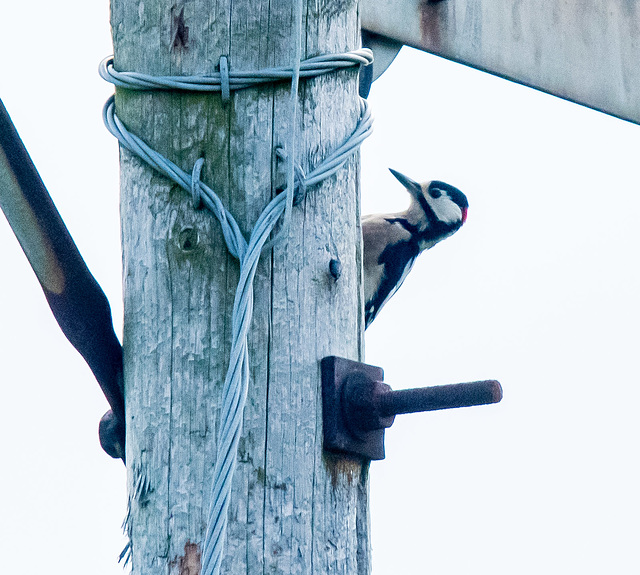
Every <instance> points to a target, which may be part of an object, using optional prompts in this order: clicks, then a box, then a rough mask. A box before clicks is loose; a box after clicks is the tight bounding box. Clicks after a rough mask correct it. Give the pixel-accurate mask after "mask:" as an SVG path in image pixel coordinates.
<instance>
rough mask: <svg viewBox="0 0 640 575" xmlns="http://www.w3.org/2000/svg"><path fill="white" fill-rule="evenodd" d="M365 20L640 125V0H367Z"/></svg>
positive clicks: (393, 35)
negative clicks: (444, 0) (443, 0)
mask: <svg viewBox="0 0 640 575" xmlns="http://www.w3.org/2000/svg"><path fill="white" fill-rule="evenodd" d="M361 19H362V28H363V29H364V30H368V31H369V32H373V33H375V34H379V35H382V36H385V37H387V38H390V39H392V40H396V41H399V42H402V43H403V44H406V45H408V46H413V47H414V48H418V49H420V50H424V51H426V52H430V53H432V54H437V55H439V56H443V57H444V58H448V59H450V60H454V61H456V62H460V63H462V64H466V65H468V66H472V67H474V68H478V69H480V70H484V71H486V72H489V73H491V74H495V75H498V76H501V77H504V78H507V79H509V80H513V81H515V82H518V83H521V84H525V85H527V86H531V87H532V88H536V89H538V90H542V91H544V92H548V93H550V94H553V95H555V96H559V97H561V98H565V99H567V100H571V101H573V102H576V103H578V104H582V105H585V106H588V107H590V108H594V109H596V110H599V111H602V112H605V113H607V114H611V115H613V116H617V117H619V118H622V119H625V120H629V121H631V122H635V123H637V124H638V123H640V65H638V63H639V62H640V0H608V1H607V2H603V1H602V0H563V1H562V2H560V1H558V0H556V1H548V0H528V1H527V2H522V1H521V0H502V1H499V2H496V1H495V0H447V1H446V2H432V1H431V2H430V1H428V0H361ZM416 73H419V71H417V70H416ZM441 89H446V87H445V88H443V87H441Z"/></svg>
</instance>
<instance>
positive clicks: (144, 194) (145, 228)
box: [112, 0, 370, 575]
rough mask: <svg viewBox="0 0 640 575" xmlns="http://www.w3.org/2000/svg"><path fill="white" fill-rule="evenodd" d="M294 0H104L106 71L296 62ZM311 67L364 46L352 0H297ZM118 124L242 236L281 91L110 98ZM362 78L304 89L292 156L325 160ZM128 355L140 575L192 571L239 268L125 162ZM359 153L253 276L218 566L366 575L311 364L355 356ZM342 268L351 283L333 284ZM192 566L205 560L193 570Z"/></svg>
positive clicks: (144, 171)
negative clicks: (246, 376) (201, 190)
mask: <svg viewBox="0 0 640 575" xmlns="http://www.w3.org/2000/svg"><path fill="white" fill-rule="evenodd" d="M294 13H295V9H294V6H293V3H292V2H290V1H284V0H275V1H272V2H270V3H269V2H266V1H265V2H258V1H256V0H252V1H251V0H239V1H238V0H236V1H234V2H233V5H232V4H231V2H230V1H228V0H227V1H225V0H221V1H219V2H210V1H206V0H192V1H182V2H175V3H172V2H166V1H162V0H148V1H145V2H142V1H131V0H128V1H125V0H112V28H113V38H114V49H115V67H116V69H118V70H136V71H140V72H146V73H150V74H183V75H186V74H206V73H207V72H211V71H214V70H215V69H216V66H217V64H218V61H219V57H220V56H221V55H227V56H228V57H229V62H230V65H231V67H234V68H236V69H257V68H260V67H265V66H270V65H285V64H290V63H291V57H292V56H291V45H292V37H291V33H292V30H293V28H294V26H293V21H292V19H293V14H294ZM303 29H306V33H305V36H304V37H303V51H304V54H303V57H310V56H313V55H317V54H320V53H330V52H337V51H344V50H351V49H354V48H356V47H357V46H358V43H359V22H358V14H357V5H356V0H346V1H331V0H324V1H320V2H311V1H310V2H308V3H307V5H306V9H305V22H304V23H303ZM116 105H117V113H118V114H119V116H120V117H121V118H122V120H123V121H124V123H125V124H126V125H127V126H128V127H129V129H130V130H132V131H133V132H134V133H136V134H138V135H140V136H141V137H142V138H143V139H144V140H145V141H146V142H148V143H149V144H150V145H151V146H153V147H154V148H155V149H157V150H158V151H160V152H161V153H163V154H165V155H166V156H167V157H168V158H170V159H171V160H172V161H174V162H176V163H177V164H178V165H179V166H181V167H182V168H183V169H185V170H190V168H191V167H192V165H193V163H194V162H195V160H196V159H197V158H198V157H200V156H204V158H205V165H204V170H203V174H202V179H203V180H204V181H205V182H207V183H208V184H210V185H212V187H213V188H214V189H215V190H216V191H217V192H218V194H219V195H220V196H221V198H222V200H223V201H224V203H225V205H227V206H228V207H229V209H230V211H231V212H232V213H233V214H234V215H235V217H236V218H237V219H238V222H239V223H240V225H241V227H242V229H243V231H244V232H245V233H246V235H247V237H248V233H249V231H250V229H251V227H252V226H253V224H254V222H255V220H256V218H257V217H258V215H259V213H260V212H261V211H262V209H263V208H264V206H265V205H266V204H267V202H268V201H269V199H270V198H271V197H272V196H273V194H274V193H275V189H276V187H277V186H278V185H281V184H282V181H283V180H282V170H281V169H280V167H279V166H278V163H277V162H276V160H275V155H274V148H275V147H276V146H278V145H286V142H287V141H288V126H289V117H290V112H289V111H290V108H289V84H288V83H286V82H285V83H281V84H278V85H267V86H263V87H260V88H256V89H249V90H244V91H241V92H237V93H234V94H232V96H231V101H230V102H229V104H228V105H226V106H225V105H223V104H222V102H221V99H220V97H219V96H218V95H193V94H173V93H139V92H125V91H122V90H119V91H118V93H117V98H116ZM358 110H359V108H358V96H357V72H356V70H351V71H343V72H340V73H337V74H331V75H327V76H323V77H320V78H316V79H313V80H310V81H305V82H303V83H302V84H301V87H300V99H299V113H298V129H299V138H298V151H299V153H298V158H299V160H300V162H301V163H302V166H303V167H304V168H305V169H309V168H310V167H313V166H315V165H317V163H319V162H320V161H321V159H322V158H323V157H324V156H325V155H326V154H327V153H328V152H329V151H331V150H333V149H334V148H335V147H337V146H338V145H339V144H340V143H341V142H342V141H343V140H344V139H345V138H346V137H347V136H348V135H349V134H350V133H351V131H353V129H354V127H355V125H356V121H357V116H358ZM121 169H122V175H121V198H122V199H121V211H122V237H123V274H124V294H125V296H124V297H125V321H124V349H125V386H126V400H127V461H128V463H129V486H130V492H131V489H132V488H133V486H134V485H135V483H136V481H137V478H138V477H139V476H141V475H142V476H144V477H146V478H147V480H148V482H149V490H148V491H147V492H146V493H143V495H142V496H141V497H137V498H136V499H135V500H133V501H132V505H131V518H130V527H131V536H132V561H133V573H134V574H135V575H142V574H144V575H146V574H149V575H150V574H152V573H153V574H154V575H156V574H157V573H171V574H174V573H175V574H178V573H180V574H183V575H184V574H185V573H190V574H191V573H195V571H194V565H198V562H199V550H200V545H201V543H202V539H203V536H204V531H205V527H206V516H207V511H208V506H209V491H210V485H211V472H212V469H213V462H214V456H215V446H216V433H217V426H218V404H219V395H220V390H221V385H222V381H223V379H224V373H225V370H226V365H227V360H228V354H229V348H230V331H231V320H230V318H231V305H232V302H233V295H234V290H235V286H236V282H237V277H238V264H237V262H236V261H234V260H233V259H232V258H231V257H230V256H229V255H228V253H227V251H226V247H225V246H224V241H223V238H222V236H221V233H220V229H219V226H218V224H217V222H216V221H215V220H214V218H213V216H211V215H210V214H209V213H208V212H206V211H195V210H194V209H193V207H192V205H191V199H190V197H189V195H188V194H186V193H185V192H183V191H182V190H180V189H178V188H177V187H175V186H172V185H171V184H169V183H168V181H167V180H165V179H164V178H163V177H162V176H159V175H157V174H155V173H153V172H152V171H150V170H149V169H148V168H146V167H145V166H143V165H142V164H141V162H140V161H139V160H138V159H136V158H134V157H131V155H130V154H129V153H127V152H124V151H123V152H122V153H121ZM358 179H359V178H358V161H357V160H356V159H354V160H352V161H350V162H349V163H348V164H347V166H345V168H344V169H342V170H340V171H339V172H338V174H336V175H335V176H333V177H332V178H330V179H328V180H326V181H325V182H324V183H322V184H320V185H318V186H315V187H313V188H311V189H310V190H309V193H308V196H307V198H306V200H305V201H304V202H303V203H302V204H301V205H299V206H297V207H296V209H295V213H294V216H293V221H292V226H291V230H290V233H289V238H288V240H287V241H286V242H284V243H283V244H281V245H280V246H278V247H276V249H275V250H274V251H273V252H269V253H265V254H264V255H263V259H262V261H261V264H260V266H259V269H258V272H257V276H256V282H255V290H254V295H255V309H254V317H253V323H252V331H251V336H250V362H251V383H250V389H249V395H248V398H247V406H246V409H245V414H244V428H243V436H242V439H241V442H240V448H239V453H238V467H237V470H236V475H235V478H234V485H233V492H232V501H231V506H230V509H229V519H230V524H229V529H228V543H227V556H226V559H225V561H224V563H223V567H222V572H223V573H228V574H241V573H247V574H248V573H251V574H252V575H254V574H255V573H274V574H289V573H291V574H293V573H296V574H298V573H300V574H317V575H327V574H330V573H331V574H333V573H336V574H344V575H347V574H349V575H354V574H359V575H367V574H368V573H369V571H370V567H369V563H370V561H369V543H368V515H367V514H368V510H367V493H368V484H367V468H366V465H363V464H362V463H360V462H355V461H344V460H335V459H328V458H326V457H325V456H324V455H323V452H322V436H321V421H322V417H321V396H320V371H319V370H320V367H319V360H320V359H321V358H322V357H324V356H325V355H329V354H336V355H342V356H346V357H350V358H354V359H358V358H361V355H362V326H363V320H362V302H361V293H360V292H361V290H360V269H361V255H360V249H361V248H360V230H359V224H358V221H359V220H358V218H359V198H358V192H357V189H358ZM332 258H339V259H340V261H341V262H342V275H341V277H340V278H339V279H338V280H337V281H336V280H334V279H333V278H332V277H331V275H330V274H329V262H330V260H331V259H332ZM198 569H199V568H198Z"/></svg>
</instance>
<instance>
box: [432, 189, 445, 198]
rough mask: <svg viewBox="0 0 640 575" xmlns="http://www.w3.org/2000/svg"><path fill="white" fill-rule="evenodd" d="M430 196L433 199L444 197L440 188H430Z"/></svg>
mask: <svg viewBox="0 0 640 575" xmlns="http://www.w3.org/2000/svg"><path fill="white" fill-rule="evenodd" d="M429 195H430V196H431V197H432V198H439V197H440V196H441V195H442V191H440V190H439V189H438V188H429Z"/></svg>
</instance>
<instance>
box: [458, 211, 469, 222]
mask: <svg viewBox="0 0 640 575" xmlns="http://www.w3.org/2000/svg"><path fill="white" fill-rule="evenodd" d="M460 209H461V210H462V223H463V224H464V223H465V222H466V221H467V209H468V208H460Z"/></svg>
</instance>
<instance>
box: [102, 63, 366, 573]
mask: <svg viewBox="0 0 640 575" xmlns="http://www.w3.org/2000/svg"><path fill="white" fill-rule="evenodd" d="M298 59H299V58H298ZM295 68H296V67H295V66H294V73H293V78H292V89H291V102H292V106H296V105H297V97H298V95H297V84H298V81H299V77H301V76H302V71H301V70H300V74H299V75H298V73H297V71H296V70H295ZM300 68H301V69H302V66H301V67H300ZM293 84H295V87H294V85H293ZM146 89H149V88H146ZM293 118H295V113H294V114H293ZM103 119H104V123H105V125H106V127H107V129H108V130H109V131H110V132H111V133H112V134H113V135H114V136H115V137H116V138H117V139H118V140H119V141H120V143H121V145H122V146H123V147H124V148H126V149H127V150H129V151H130V152H131V153H133V154H134V155H136V156H138V157H139V158H140V159H141V160H143V161H144V162H145V163H146V164H148V165H149V166H150V167H151V168H153V169H155V170H156V171H158V172H160V173H161V174H163V175H165V176H166V177H167V178H169V179H170V180H171V181H173V182H174V183H176V184H178V185H179V186H180V187H182V188H183V189H184V190H185V191H186V192H188V193H189V194H191V197H192V201H193V203H194V206H195V207H201V206H204V207H206V208H208V209H209V210H210V211H211V212H212V213H213V214H214V215H215V216H216V218H217V219H218V221H219V222H220V226H221V229H222V234H223V237H224V239H225V242H226V244H227V247H228V249H229V252H230V253H231V254H232V255H233V256H234V257H235V258H237V259H238V260H239V261H240V278H239V281H238V285H237V288H236V293H235V298H234V304H233V311H232V347H231V354H230V359H229V367H228V371H227V374H226V377H225V381H224V385H223V391H222V401H221V414H220V420H221V426H220V430H219V436H218V447H217V453H216V462H215V467H214V473H213V483H212V489H211V505H210V510H209V521H208V525H207V532H206V535H205V540H204V542H203V550H202V575H218V574H219V572H220V566H221V564H222V558H223V553H224V543H225V535H226V525H227V510H228V506H229V500H230V493H231V484H232V477H233V473H234V470H235V465H236V459H237V448H238V441H239V439H240V433H241V426H242V415H243V410H244V405H245V402H246V397H247V392H248V387H249V351H248V340H247V336H248V331H249V326H250V324H251V318H252V314H253V280H254V277H255V273H256V269H257V265H258V262H259V259H260V255H261V252H262V250H263V249H265V248H266V247H270V245H272V244H273V242H271V243H267V241H268V239H269V236H270V235H271V232H272V231H273V229H274V227H275V226H276V224H277V222H278V221H279V220H280V218H281V216H282V215H283V214H285V215H288V214H290V211H291V209H292V206H293V204H294V200H295V201H297V200H299V199H300V196H302V195H303V194H304V193H305V192H306V189H307V188H308V187H309V186H312V185H314V184H317V183H318V182H320V181H322V180H323V179H325V178H327V177H329V176H331V175H332V174H334V173H335V172H336V171H338V170H339V169H340V167H341V166H342V165H344V163H345V162H346V161H347V160H348V159H349V158H350V157H351V156H352V155H353V154H354V153H355V152H356V151H357V150H358V148H359V146H360V144H361V143H362V141H363V140H364V139H365V138H366V137H367V136H368V135H369V134H370V133H371V131H372V123H373V118H372V116H371V113H370V111H369V107H368V104H367V102H366V100H361V101H360V119H359V121H358V124H357V126H356V129H355V130H354V132H353V133H352V134H351V136H349V137H348V138H347V139H346V140H345V142H344V143H343V144H342V145H341V146H339V147H338V148H337V149H336V150H335V151H334V152H332V153H331V154H330V155H329V156H328V157H327V158H326V159H325V160H324V161H322V162H321V163H320V164H319V165H318V166H316V168H314V169H313V170H311V172H310V173H309V174H308V175H305V173H304V171H303V170H302V168H301V167H300V166H299V165H298V164H296V163H294V161H293V158H294V153H295V151H294V150H295V148H294V144H295V131H294V126H295V122H294V121H292V123H291V128H290V129H291V139H290V142H289V146H290V150H291V153H290V154H289V155H287V153H286V152H285V151H284V150H282V149H279V150H277V153H278V156H279V157H280V158H281V159H284V160H287V161H288V174H287V191H286V193H282V194H279V195H277V196H276V197H275V198H274V199H273V200H271V201H270V202H269V204H267V206H266V208H265V209H264V211H263V212H262V214H261V215H260V216H259V218H258V220H257V222H256V224H255V226H254V228H253V230H252V232H251V235H250V238H249V241H248V242H247V241H246V240H245V238H244V236H243V235H242V232H241V231H240V227H239V225H238V223H237V221H236V220H235V218H234V217H233V215H232V214H231V213H230V212H229V211H228V210H227V209H226V208H225V207H224V205H223V204H222V201H221V200H220V198H219V197H218V195H217V194H216V193H215V192H214V191H213V190H212V189H211V188H210V187H208V186H207V185H206V184H204V183H203V182H202V181H201V180H200V173H201V170H202V165H203V163H204V159H202V158H199V159H198V160H197V161H196V162H195V165H194V167H193V170H192V172H191V174H188V173H187V172H185V171H184V170H182V169H181V168H179V167H178V166H177V165H176V164H174V163H173V162H171V161H170V160H168V159H167V158H165V157H164V156H162V155H161V154H159V153H158V152H156V151H155V150H153V149H152V148H151V147H149V146H148V145H147V144H146V143H145V142H144V141H143V140H141V139H140V138H139V137H137V136H135V135H134V134H132V133H130V132H129V131H128V130H127V129H126V127H125V126H124V124H123V123H122V122H121V121H120V120H119V118H118V117H117V116H116V114H115V98H114V96H112V97H111V98H109V100H108V101H107V102H106V104H105V106H104V109H103ZM289 221H290V215H288V217H287V218H285V222H284V223H283V225H282V229H281V231H280V233H279V234H278V236H279V238H283V237H285V234H287V233H288V226H289Z"/></svg>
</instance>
